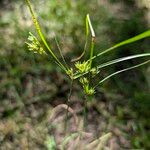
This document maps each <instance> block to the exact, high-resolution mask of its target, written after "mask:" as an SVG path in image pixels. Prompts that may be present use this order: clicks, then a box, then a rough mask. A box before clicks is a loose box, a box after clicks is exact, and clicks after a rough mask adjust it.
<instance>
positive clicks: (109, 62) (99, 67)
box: [74, 53, 150, 79]
mask: <svg viewBox="0 0 150 150" xmlns="http://www.w3.org/2000/svg"><path fill="white" fill-rule="evenodd" d="M148 56H150V53H144V54H137V55H131V56H127V57H123V58H118V59H114V60H111V61H108V62H106V63H103V64H101V65H99V66H98V67H97V69H101V68H104V67H107V66H110V65H113V64H116V63H119V62H123V61H127V60H130V59H135V58H141V57H148ZM89 72H90V71H87V72H85V73H83V74H79V75H78V74H76V76H75V77H74V78H75V79H77V78H79V77H82V76H84V75H86V74H87V73H89Z"/></svg>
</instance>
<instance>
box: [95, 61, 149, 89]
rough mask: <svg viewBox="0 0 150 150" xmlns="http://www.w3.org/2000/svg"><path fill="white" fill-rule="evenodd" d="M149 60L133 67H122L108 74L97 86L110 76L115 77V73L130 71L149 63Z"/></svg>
mask: <svg viewBox="0 0 150 150" xmlns="http://www.w3.org/2000/svg"><path fill="white" fill-rule="evenodd" d="M149 62H150V60H147V61H145V62H143V63H140V64H138V65H135V66H132V67H129V68H126V69H122V70H119V71H117V72H114V73H112V74H110V75H108V76H107V77H105V78H104V79H102V80H101V81H100V82H99V83H98V84H97V85H96V86H95V87H97V86H98V85H99V84H101V83H103V82H104V81H106V80H107V79H109V78H111V77H113V76H115V75H117V74H119V73H122V72H125V71H128V70H131V69H134V68H137V67H140V66H142V65H145V64H147V63H149Z"/></svg>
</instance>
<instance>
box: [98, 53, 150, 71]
mask: <svg viewBox="0 0 150 150" xmlns="http://www.w3.org/2000/svg"><path fill="white" fill-rule="evenodd" d="M147 56H150V53H144V54H137V55H131V56H127V57H122V58H118V59H114V60H111V61H108V62H106V63H103V64H101V65H99V66H98V67H97V69H101V68H104V67H107V66H110V65H113V64H116V63H119V62H122V61H126V60H130V59H135V58H140V57H147Z"/></svg>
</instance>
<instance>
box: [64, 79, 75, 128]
mask: <svg viewBox="0 0 150 150" xmlns="http://www.w3.org/2000/svg"><path fill="white" fill-rule="evenodd" d="M72 89H73V80H71V84H70V91H69V94H68V99H67V110H66V119H65V131H67V121H68V112H69V111H68V109H69V103H70V100H71V95H72Z"/></svg>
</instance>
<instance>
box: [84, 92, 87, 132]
mask: <svg viewBox="0 0 150 150" xmlns="http://www.w3.org/2000/svg"><path fill="white" fill-rule="evenodd" d="M83 116H84V129H86V125H87V97H86V95H85V96H84V108H83Z"/></svg>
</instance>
